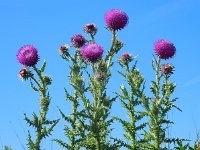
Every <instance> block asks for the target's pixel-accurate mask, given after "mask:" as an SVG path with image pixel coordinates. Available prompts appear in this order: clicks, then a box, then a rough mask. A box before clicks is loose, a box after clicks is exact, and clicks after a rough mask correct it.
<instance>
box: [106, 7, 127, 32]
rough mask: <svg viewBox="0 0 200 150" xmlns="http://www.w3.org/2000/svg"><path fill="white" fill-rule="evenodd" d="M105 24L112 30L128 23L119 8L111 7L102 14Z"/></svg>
mask: <svg viewBox="0 0 200 150" xmlns="http://www.w3.org/2000/svg"><path fill="white" fill-rule="evenodd" d="M104 19H105V22H106V26H107V27H108V28H109V29H112V30H121V29H123V28H124V27H125V26H126V25H127V23H128V16H127V14H126V13H125V12H123V11H122V10H119V9H111V10H110V11H108V12H107V13H106V14H105V16H104Z"/></svg>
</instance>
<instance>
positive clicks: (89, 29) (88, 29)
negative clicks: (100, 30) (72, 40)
mask: <svg viewBox="0 0 200 150" xmlns="http://www.w3.org/2000/svg"><path fill="white" fill-rule="evenodd" d="M83 30H84V32H85V33H87V34H92V35H95V34H96V32H97V27H96V25H95V24H93V23H89V24H86V25H85V27H84V28H83Z"/></svg>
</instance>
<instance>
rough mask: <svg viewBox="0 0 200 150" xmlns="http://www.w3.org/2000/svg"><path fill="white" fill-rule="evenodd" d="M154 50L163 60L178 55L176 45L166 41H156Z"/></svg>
mask: <svg viewBox="0 0 200 150" xmlns="http://www.w3.org/2000/svg"><path fill="white" fill-rule="evenodd" d="M154 50H155V53H156V54H157V55H158V56H159V57H160V58H161V59H169V58H172V57H173V56H174V55H175V53H176V47H175V46H174V44H173V43H171V42H170V41H168V40H165V39H160V40H158V41H156V42H155V44H154Z"/></svg>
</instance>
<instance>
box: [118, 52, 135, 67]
mask: <svg viewBox="0 0 200 150" xmlns="http://www.w3.org/2000/svg"><path fill="white" fill-rule="evenodd" d="M132 60H133V58H132V56H131V55H130V54H128V53H124V54H122V56H121V57H120V58H119V60H118V61H119V62H121V63H126V64H127V63H129V62H131V61H132Z"/></svg>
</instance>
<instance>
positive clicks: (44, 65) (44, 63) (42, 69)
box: [40, 60, 46, 73]
mask: <svg viewBox="0 0 200 150" xmlns="http://www.w3.org/2000/svg"><path fill="white" fill-rule="evenodd" d="M45 68H46V60H44V62H43V65H42V67H41V69H40V72H41V73H42V72H44V70H45Z"/></svg>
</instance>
